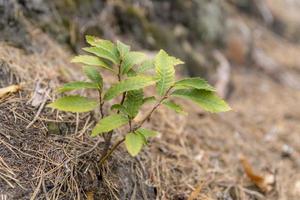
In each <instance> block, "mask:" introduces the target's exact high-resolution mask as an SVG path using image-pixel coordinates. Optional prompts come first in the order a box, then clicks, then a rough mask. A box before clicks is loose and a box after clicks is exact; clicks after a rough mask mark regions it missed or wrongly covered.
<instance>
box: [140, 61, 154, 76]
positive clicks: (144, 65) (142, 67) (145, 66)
mask: <svg viewBox="0 0 300 200" xmlns="http://www.w3.org/2000/svg"><path fill="white" fill-rule="evenodd" d="M150 69H154V60H153V59H150V60H146V61H144V62H143V63H142V64H141V65H140V67H139V68H137V70H136V72H137V73H144V72H146V71H148V70H150Z"/></svg>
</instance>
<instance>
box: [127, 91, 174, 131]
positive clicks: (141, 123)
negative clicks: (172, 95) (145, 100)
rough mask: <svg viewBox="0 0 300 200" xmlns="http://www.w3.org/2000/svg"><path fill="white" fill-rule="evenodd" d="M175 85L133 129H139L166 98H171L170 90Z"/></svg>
mask: <svg viewBox="0 0 300 200" xmlns="http://www.w3.org/2000/svg"><path fill="white" fill-rule="evenodd" d="M172 88H173V87H170V88H169V89H168V90H167V92H166V93H165V95H164V96H163V97H162V98H161V99H160V100H159V101H158V102H157V104H156V105H155V106H154V107H153V108H152V110H151V111H150V112H149V113H148V114H147V115H146V116H145V117H144V119H142V121H141V122H140V123H139V124H138V125H137V126H136V127H134V128H133V130H132V131H136V130H137V129H139V128H141V127H142V125H143V124H144V123H145V122H146V121H147V120H149V119H150V118H151V116H152V114H153V113H154V111H155V110H156V109H157V108H158V107H159V106H160V105H161V104H162V102H163V101H164V100H166V99H167V98H169V92H170V91H171V89H172Z"/></svg>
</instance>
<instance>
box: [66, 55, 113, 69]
mask: <svg viewBox="0 0 300 200" xmlns="http://www.w3.org/2000/svg"><path fill="white" fill-rule="evenodd" d="M71 62H73V63H82V64H85V65H92V66H99V67H103V68H105V69H109V70H112V68H111V67H110V66H109V65H108V64H106V63H105V62H103V61H102V60H100V59H99V58H98V57H96V56H89V55H80V56H75V57H74V58H73V59H72V60H71Z"/></svg>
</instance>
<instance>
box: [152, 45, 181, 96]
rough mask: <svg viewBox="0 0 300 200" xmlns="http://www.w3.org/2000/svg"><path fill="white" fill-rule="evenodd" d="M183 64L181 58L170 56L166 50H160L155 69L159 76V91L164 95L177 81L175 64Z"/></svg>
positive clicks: (157, 86)
mask: <svg viewBox="0 0 300 200" xmlns="http://www.w3.org/2000/svg"><path fill="white" fill-rule="evenodd" d="M177 64H182V61H180V60H179V59H177V58H175V57H172V56H169V55H168V54H167V53H166V52H165V51H164V50H160V51H159V53H158V54H157V55H156V57H155V71H156V75H157V77H158V78H159V81H158V82H157V84H156V88H157V92H158V94H159V95H161V96H163V95H165V93H166V92H167V90H168V89H169V88H170V87H171V86H173V85H174V83H175V69H174V66H175V65H177Z"/></svg>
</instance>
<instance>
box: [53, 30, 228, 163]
mask: <svg viewBox="0 0 300 200" xmlns="http://www.w3.org/2000/svg"><path fill="white" fill-rule="evenodd" d="M86 41H87V43H88V44H89V45H90V47H87V48H83V50H84V51H86V52H88V53H90V55H80V56H76V57H75V58H74V59H73V60H72V62H76V63H82V64H84V66H83V72H84V74H85V75H86V77H87V78H88V79H89V81H84V82H82V81H77V82H71V83H67V84H65V85H63V86H62V87H61V88H59V89H58V92H61V93H65V92H69V91H72V90H77V89H92V90H95V92H97V93H98V94H99V99H97V100H95V99H91V98H87V97H83V96H79V95H68V96H63V97H61V98H59V99H57V100H56V101H54V102H53V103H51V104H49V105H48V107H51V108H55V109H58V110H61V111H69V112H76V113H80V112H90V111H93V110H94V109H96V108H97V107H98V108H99V110H100V119H99V122H98V123H97V124H96V126H95V127H94V128H93V130H92V133H91V136H92V137H96V136H99V135H102V136H103V137H104V139H105V141H106V144H107V145H108V146H107V148H106V151H105V152H104V155H103V156H102V159H101V161H100V163H101V164H102V163H103V162H104V161H105V160H106V159H107V158H108V157H109V156H110V155H111V153H112V152H113V151H114V150H115V149H116V148H117V147H118V146H119V145H120V144H121V143H123V142H124V141H125V146H126V148H127V150H128V152H129V154H130V155H132V156H136V155H137V154H138V153H139V152H140V151H141V149H142V147H143V146H144V145H146V144H147V139H149V138H150V137H153V136H155V135H157V132H156V131H154V130H149V129H145V128H143V125H144V123H145V122H146V121H147V120H149V119H150V118H151V115H152V113H153V112H154V111H155V110H156V109H157V108H158V107H159V106H161V105H164V106H166V107H168V108H170V109H172V110H174V111H175V112H177V113H184V110H183V109H182V107H181V106H180V105H178V104H176V103H175V102H173V101H172V100H171V99H173V98H175V97H179V98H185V99H189V100H191V101H193V102H195V103H196V104H198V105H199V106H200V107H201V108H202V109H204V110H206V111H209V112H225V111H228V110H230V107H229V106H228V105H227V104H226V103H225V102H224V101H223V100H222V99H220V98H219V97H218V96H217V95H216V94H215V88H214V87H212V86H211V85H209V84H208V83H207V82H206V81H205V80H203V79H201V78H185V79H182V80H179V81H176V80H175V66H176V65H179V64H183V62H182V61H181V60H179V59H177V58H175V57H172V56H169V55H168V54H167V53H166V52H165V51H164V50H160V51H159V52H158V53H157V55H156V56H155V58H154V59H148V58H147V56H146V55H145V54H144V53H142V52H137V51H131V50H130V46H128V45H126V44H124V43H122V42H120V41H117V43H116V44H115V43H112V42H110V41H108V40H102V39H99V38H96V37H94V36H86ZM99 70H108V71H111V73H113V74H114V75H115V76H116V77H117V80H118V81H117V82H116V83H115V84H113V85H111V86H110V88H109V89H107V90H105V87H104V84H106V82H105V80H103V77H102V76H101V73H100V72H99ZM150 70H153V71H154V74H155V75H152V76H150V75H149V73H148V72H149V71H150ZM151 85H155V86H156V91H157V95H156V96H150V97H145V96H144V89H145V88H146V87H148V86H151ZM118 99H119V103H116V101H117V100H118ZM108 101H113V102H114V103H115V104H113V105H112V106H111V108H110V110H109V112H104V105H105V103H107V102H108ZM147 102H155V103H154V106H153V108H152V109H151V110H149V111H148V114H146V116H145V117H144V118H143V119H142V120H140V121H139V122H136V123H135V122H134V118H135V117H136V116H137V114H138V112H139V110H140V109H141V107H142V105H143V104H146V103H147ZM126 124H128V127H129V130H128V132H127V133H126V136H125V137H124V138H123V139H122V140H120V141H118V142H117V143H115V144H114V145H113V146H112V147H111V149H109V146H110V142H111V141H110V140H111V135H112V133H113V132H114V130H116V129H118V128H120V127H121V126H124V125H126Z"/></svg>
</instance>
